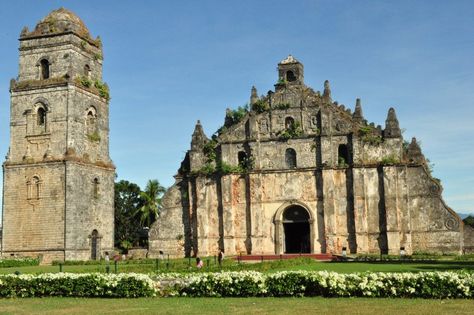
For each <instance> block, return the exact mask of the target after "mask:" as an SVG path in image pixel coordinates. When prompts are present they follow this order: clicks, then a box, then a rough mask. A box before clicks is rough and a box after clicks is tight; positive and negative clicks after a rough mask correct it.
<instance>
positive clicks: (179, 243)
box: [148, 182, 191, 258]
mask: <svg viewBox="0 0 474 315" xmlns="http://www.w3.org/2000/svg"><path fill="white" fill-rule="evenodd" d="M180 184H183V183H180V182H177V183H175V184H174V185H173V186H171V187H170V188H169V189H168V190H167V191H166V193H165V195H164V196H163V198H162V205H163V209H164V210H163V211H162V212H161V214H160V219H159V220H157V221H156V222H155V223H154V225H153V226H152V227H151V228H150V231H149V248H150V250H149V253H148V257H150V258H157V257H159V254H160V251H162V252H163V253H164V254H165V255H168V254H169V255H170V256H172V257H180V256H183V254H184V253H186V247H185V245H188V246H190V244H185V240H186V239H188V242H189V243H190V242H191V240H190V238H191V235H190V231H189V230H186V228H188V229H189V226H186V227H185V226H184V222H187V223H188V224H189V222H190V220H189V218H188V217H187V216H189V210H190V209H189V203H188V202H187V199H188V198H187V197H188V196H187V186H186V187H185V188H184V192H185V194H184V196H183V188H182V187H180ZM183 199H185V201H183Z"/></svg>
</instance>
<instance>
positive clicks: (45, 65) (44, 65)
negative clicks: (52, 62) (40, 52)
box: [40, 59, 49, 80]
mask: <svg viewBox="0 0 474 315" xmlns="http://www.w3.org/2000/svg"><path fill="white" fill-rule="evenodd" d="M40 66H41V79H43V80H44V79H49V61H48V60H47V59H41V61H40Z"/></svg>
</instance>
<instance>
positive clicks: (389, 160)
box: [380, 154, 400, 165]
mask: <svg viewBox="0 0 474 315" xmlns="http://www.w3.org/2000/svg"><path fill="white" fill-rule="evenodd" d="M380 163H381V164H383V165H391V164H398V163H400V160H399V159H398V158H397V157H396V156H395V155H393V154H391V155H389V156H384V157H383V158H382V160H381V161H380Z"/></svg>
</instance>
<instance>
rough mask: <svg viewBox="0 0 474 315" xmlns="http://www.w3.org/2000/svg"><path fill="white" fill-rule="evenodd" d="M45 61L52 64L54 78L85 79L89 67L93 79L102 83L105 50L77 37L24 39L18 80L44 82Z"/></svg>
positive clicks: (69, 35)
mask: <svg viewBox="0 0 474 315" xmlns="http://www.w3.org/2000/svg"><path fill="white" fill-rule="evenodd" d="M41 59H47V60H48V61H49V63H50V65H51V66H50V77H51V78H62V77H64V76H65V75H66V74H68V75H69V76H70V77H71V78H75V77H77V76H83V75H85V73H84V66H85V65H86V64H87V65H89V67H90V78H91V79H98V80H102V50H101V49H99V48H97V47H95V46H93V45H90V44H89V43H88V42H87V41H85V40H84V39H82V38H80V37H78V36H76V35H74V34H65V35H60V36H53V37H38V38H34V39H31V38H28V39H22V40H20V68H19V75H18V80H19V81H25V80H39V79H41V67H40V61H41Z"/></svg>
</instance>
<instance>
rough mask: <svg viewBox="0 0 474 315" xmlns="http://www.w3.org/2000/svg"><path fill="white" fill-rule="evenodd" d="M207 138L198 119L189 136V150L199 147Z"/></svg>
mask: <svg viewBox="0 0 474 315" xmlns="http://www.w3.org/2000/svg"><path fill="white" fill-rule="evenodd" d="M208 140H209V139H208V138H207V137H206V134H205V133H204V130H203V129H202V125H201V121H200V120H198V121H197V122H196V126H195V127H194V132H193V135H192V138H191V150H194V149H198V148H201V147H202V146H203V145H204V144H205V143H206V142H207V141H208Z"/></svg>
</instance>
